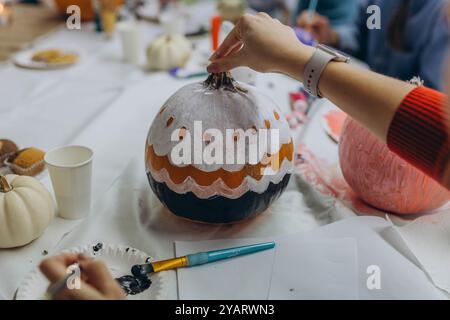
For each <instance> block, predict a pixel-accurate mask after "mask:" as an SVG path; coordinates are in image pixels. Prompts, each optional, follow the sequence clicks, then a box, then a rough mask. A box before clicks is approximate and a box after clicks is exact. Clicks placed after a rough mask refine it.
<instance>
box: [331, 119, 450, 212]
mask: <svg viewBox="0 0 450 320" xmlns="http://www.w3.org/2000/svg"><path fill="white" fill-rule="evenodd" d="M339 159H340V163H341V169H342V173H343V174H344V178H345V180H346V181H347V183H348V184H349V185H350V187H351V188H352V189H353V191H354V192H355V193H356V194H357V195H358V196H359V197H360V198H361V199H362V200H364V201H365V202H366V203H368V204H370V205H372V206H374V207H376V208H378V209H381V210H384V211H387V212H391V213H398V214H416V213H422V212H428V211H431V210H434V209H437V208H439V207H441V206H442V205H444V204H445V203H446V202H447V201H449V200H450V192H449V191H448V190H447V189H445V188H443V187H442V186H440V185H439V184H438V183H437V182H435V181H434V180H433V179H431V178H429V177H428V176H427V175H425V174H424V173H422V172H421V171H419V170H418V169H416V168H415V167H413V166H412V165H410V164H408V163H407V162H406V161H404V160H403V159H401V158H400V157H399V156H397V155H396V154H394V153H393V152H391V151H390V150H389V149H388V147H387V146H386V144H385V143H383V142H381V141H380V140H379V139H378V138H377V137H375V136H374V135H373V134H372V133H370V132H369V131H368V130H367V129H365V128H364V127H362V126H361V125H359V124H358V123H357V122H356V121H354V120H352V119H350V118H348V119H347V120H346V122H345V124H344V128H343V130H342V135H341V138H340V145H339Z"/></svg>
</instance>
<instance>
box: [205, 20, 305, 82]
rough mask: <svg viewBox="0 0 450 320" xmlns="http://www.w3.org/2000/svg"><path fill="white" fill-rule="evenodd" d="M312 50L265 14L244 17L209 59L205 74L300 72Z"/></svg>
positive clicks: (288, 28)
mask: <svg viewBox="0 0 450 320" xmlns="http://www.w3.org/2000/svg"><path fill="white" fill-rule="evenodd" d="M312 51H313V48H311V47H307V46H305V45H303V44H301V43H300V41H299V40H298V39H297V37H296V35H295V33H294V31H293V30H292V28H290V27H288V26H285V25H283V24H281V22H280V21H278V20H276V19H272V18H271V17H270V16H269V15H267V14H265V13H258V14H257V15H249V14H246V15H244V16H242V17H241V18H240V19H239V21H238V22H237V24H236V26H235V28H234V29H233V30H232V31H231V32H230V34H229V35H228V36H227V38H226V39H225V40H224V41H223V43H222V45H221V46H220V47H219V48H218V49H217V51H216V52H215V53H214V54H213V55H212V56H211V58H210V60H211V64H210V65H209V66H208V72H211V73H218V72H224V71H228V70H230V69H233V68H236V67H239V66H248V67H250V68H252V69H254V70H256V71H259V72H281V73H285V74H290V71H292V69H293V67H294V68H295V66H297V67H298V68H297V69H295V72H298V73H299V74H300V73H303V67H304V64H305V63H306V62H307V61H308V60H309V58H310V57H311V55H312Z"/></svg>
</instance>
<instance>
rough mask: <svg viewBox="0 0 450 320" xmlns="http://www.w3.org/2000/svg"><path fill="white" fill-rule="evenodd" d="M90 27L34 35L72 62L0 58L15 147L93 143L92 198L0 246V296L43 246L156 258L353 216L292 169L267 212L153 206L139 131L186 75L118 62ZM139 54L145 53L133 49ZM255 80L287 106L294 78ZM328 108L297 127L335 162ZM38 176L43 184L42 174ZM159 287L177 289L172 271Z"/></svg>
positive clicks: (110, 45)
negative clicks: (247, 214) (243, 217)
mask: <svg viewBox="0 0 450 320" xmlns="http://www.w3.org/2000/svg"><path fill="white" fill-rule="evenodd" d="M142 28H143V29H142V35H143V43H148V41H149V40H150V39H151V38H153V37H154V36H155V35H157V34H158V33H160V32H161V30H160V28H159V27H158V26H156V25H143V26H142ZM92 29H93V26H92V25H83V27H82V30H81V31H77V30H71V31H69V30H65V29H59V30H58V31H57V32H55V33H54V34H52V35H51V36H50V37H48V38H46V39H43V40H42V41H40V42H39V43H38V44H37V46H39V47H50V46H58V45H66V44H73V45H76V47H77V49H79V50H81V51H82V53H83V56H82V59H81V61H80V63H78V64H77V65H75V66H74V67H72V68H69V69H65V70H57V71H32V70H24V69H19V68H17V67H15V66H14V65H12V64H6V65H2V66H1V67H0V95H1V96H2V97H4V99H3V100H2V104H0V118H1V119H2V126H1V131H0V135H1V136H2V137H6V138H10V139H13V140H15V141H16V142H17V143H18V144H19V145H20V146H21V147H28V146H35V147H38V148H42V149H44V150H50V149H52V148H55V147H58V146H61V145H68V144H82V145H86V146H88V147H90V148H92V149H93V150H94V152H95V158H94V173H93V197H94V203H95V205H94V209H93V212H92V214H91V216H89V217H88V218H86V219H85V220H77V221H70V220H64V219H61V218H59V217H56V219H55V220H54V221H53V223H52V224H51V225H50V227H49V228H48V230H47V231H46V232H45V234H44V235H43V236H42V237H40V238H39V239H37V240H36V241H34V242H33V243H31V244H29V245H27V246H24V247H22V248H16V249H8V250H1V251H0V270H2V273H1V275H0V293H2V294H3V295H4V296H5V297H6V298H13V296H14V292H15V290H16V288H17V286H18V285H19V283H20V281H21V279H22V278H23V276H24V275H25V274H26V273H27V272H28V271H30V270H32V269H34V268H35V267H36V265H37V264H38V263H39V261H41V260H42V259H43V258H44V256H43V252H44V251H48V252H49V253H54V252H58V251H59V250H61V249H66V248H70V247H73V246H74V245H79V244H88V243H95V242H97V241H102V242H111V243H117V244H127V245H129V246H134V247H136V248H139V249H141V250H143V251H145V252H147V253H149V254H151V255H152V256H154V257H156V258H160V259H162V258H168V257H172V256H173V247H172V246H173V241H174V240H203V239H214V238H215V239H220V238H224V237H227V238H228V237H230V238H232V237H234V238H239V237H241V238H242V237H266V236H272V235H279V234H286V233H293V232H299V231H307V230H312V229H314V228H317V227H319V226H321V225H324V224H328V223H330V222H333V221H336V220H338V219H340V218H343V217H348V216H354V213H353V212H352V211H351V210H349V209H348V208H345V207H344V206H341V205H340V204H339V203H337V202H336V201H334V200H333V199H332V198H328V197H326V196H324V195H322V194H320V193H319V192H317V191H315V190H314V188H312V187H311V186H309V185H308V183H307V182H306V181H303V180H301V179H300V178H296V179H293V180H292V182H291V184H290V186H289V188H288V191H287V192H286V193H285V194H284V195H283V198H282V199H281V200H280V201H278V202H277V203H275V204H274V205H273V206H272V208H271V209H270V210H269V212H268V213H266V214H264V215H262V216H260V217H258V218H257V219H255V220H254V221H252V222H246V223H242V224H238V225H234V226H232V227H229V226H220V227H209V226H203V225H197V224H192V223H186V222H184V221H183V220H179V219H177V218H176V217H173V216H171V215H169V214H167V213H163V211H162V209H161V204H160V203H159V202H158V201H157V200H156V199H155V198H154V196H153V195H152V193H151V191H150V188H149V186H148V184H147V182H146V177H145V174H144V148H143V146H144V141H145V138H146V135H147V131H148V129H149V127H150V124H151V122H152V119H153V118H154V117H155V115H156V112H157V111H158V109H159V108H160V106H162V104H163V103H164V101H165V100H166V99H167V98H168V97H169V96H170V95H171V94H173V93H174V92H175V91H176V90H177V89H179V88H180V87H182V86H183V85H185V84H187V83H190V82H192V81H193V80H177V79H174V78H172V77H170V76H169V75H168V74H166V73H148V72H146V71H144V68H142V67H136V66H131V65H127V64H124V63H122V62H121V53H120V43H119V40H118V39H117V38H114V39H112V40H107V39H105V38H104V36H103V35H101V34H97V33H94V32H93V31H92ZM195 42H196V44H197V45H196V47H197V48H199V50H204V51H205V50H208V48H209V42H208V39H197V40H195ZM141 61H142V63H144V61H145V58H144V56H143V55H142V57H141ZM256 86H257V87H258V88H260V89H262V90H264V91H265V92H266V93H267V94H268V95H270V96H271V98H273V99H274V100H275V102H276V103H277V104H278V105H279V106H280V108H281V109H282V111H283V112H284V113H287V112H288V111H289V103H288V92H290V91H293V90H296V89H297V88H298V86H299V84H298V83H297V82H296V81H293V80H291V79H289V78H287V77H285V76H282V75H273V74H271V75H262V74H261V75H258V79H257V83H256ZM331 108H334V106H333V105H332V104H330V103H329V102H328V101H326V100H322V101H319V102H317V104H316V106H315V109H317V110H318V112H317V114H316V117H317V119H316V120H314V121H313V125H312V126H311V127H310V128H309V129H308V131H307V132H306V135H305V136H304V142H305V144H307V145H310V146H311V147H312V148H313V149H314V152H315V154H316V155H317V156H318V157H320V158H324V159H327V161H329V162H330V163H335V164H336V163H337V146H336V145H335V144H334V143H333V142H332V141H331V140H330V139H329V138H328V137H327V136H326V135H325V133H324V132H323V130H322V129H321V126H320V121H318V119H320V117H321V114H323V113H324V112H326V111H327V110H329V109H331ZM42 182H43V183H44V184H45V185H46V186H47V187H48V188H49V189H51V183H50V180H49V177H48V175H46V176H44V177H43V178H42ZM299 191H300V192H299ZM155 212H156V213H155ZM130 230H132V232H130ZM137 230H139V232H137ZM127 231H128V232H127ZM165 297H166V298H170V299H175V298H176V297H177V293H176V285H175V276H174V274H172V279H171V283H170V284H168V289H167V292H166V296H165Z"/></svg>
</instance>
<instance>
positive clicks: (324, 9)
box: [295, 0, 358, 28]
mask: <svg viewBox="0 0 450 320" xmlns="http://www.w3.org/2000/svg"><path fill="white" fill-rule="evenodd" d="M312 1H314V0H299V1H298V4H297V8H296V11H295V13H296V16H299V17H301V14H302V13H305V14H307V13H308V8H309V6H310V4H311V2H312ZM316 12H317V13H318V14H319V15H320V16H322V17H326V19H327V20H328V23H329V25H330V26H331V27H333V28H338V27H340V26H343V25H349V24H351V23H352V22H353V20H354V18H355V16H356V14H357V12H358V0H344V1H342V0H319V1H318V2H317V8H316Z"/></svg>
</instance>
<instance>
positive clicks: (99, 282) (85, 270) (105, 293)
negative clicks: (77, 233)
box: [39, 253, 125, 300]
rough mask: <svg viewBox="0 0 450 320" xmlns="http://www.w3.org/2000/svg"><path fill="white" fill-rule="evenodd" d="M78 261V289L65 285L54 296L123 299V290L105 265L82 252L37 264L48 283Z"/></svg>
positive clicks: (56, 278)
mask: <svg viewBox="0 0 450 320" xmlns="http://www.w3.org/2000/svg"><path fill="white" fill-rule="evenodd" d="M75 263H78V264H79V266H80V270H81V279H80V281H81V287H80V289H76V288H74V289H69V288H68V287H67V286H66V287H65V288H64V289H63V290H61V291H60V292H59V293H58V294H57V295H56V296H55V297H54V298H55V299H63V300H105V299H125V295H124V292H123V291H122V289H121V288H120V286H119V284H118V283H117V281H116V280H114V279H113V277H112V275H111V273H110V272H109V271H108V268H107V267H106V265H105V264H104V263H103V262H101V261H98V260H92V259H91V258H89V257H87V256H85V255H84V254H77V253H66V254H61V255H58V256H54V257H51V258H48V259H45V260H44V261H42V262H41V265H40V266H39V267H40V269H41V271H42V273H43V274H44V275H45V276H46V277H47V279H48V280H50V284H54V283H55V282H57V281H59V280H61V279H63V278H64V277H65V276H66V275H67V267H68V266H70V265H72V264H75Z"/></svg>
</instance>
